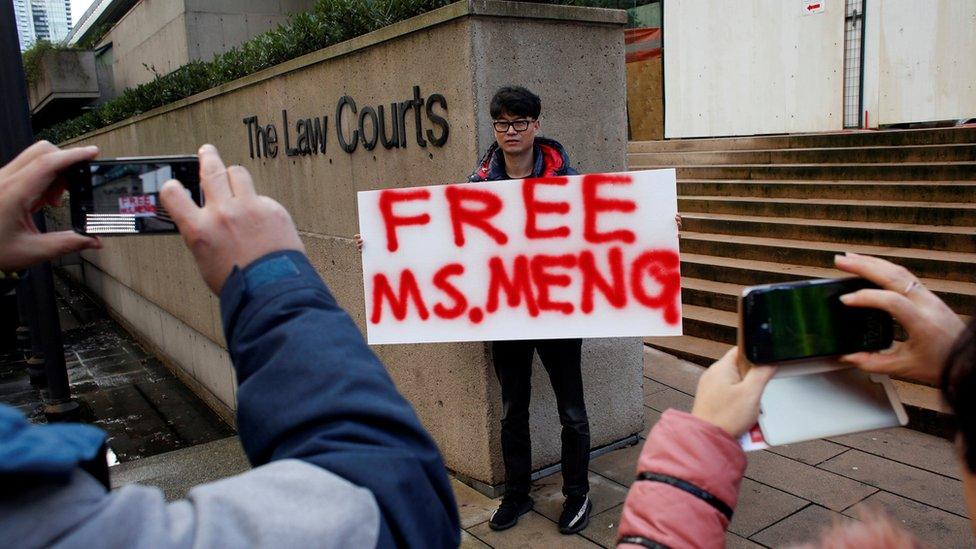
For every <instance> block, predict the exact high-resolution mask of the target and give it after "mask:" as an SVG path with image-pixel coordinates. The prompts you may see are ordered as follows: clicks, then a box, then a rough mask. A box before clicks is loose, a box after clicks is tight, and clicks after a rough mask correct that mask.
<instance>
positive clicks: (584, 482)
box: [357, 88, 681, 534]
mask: <svg viewBox="0 0 976 549" xmlns="http://www.w3.org/2000/svg"><path fill="white" fill-rule="evenodd" d="M540 111H541V102H540V100H539V98H538V97H537V96H535V95H534V94H532V93H531V92H529V91H528V90H525V89H524V88H502V89H501V90H499V92H498V93H497V94H496V95H495V97H494V98H493V100H492V103H491V115H492V118H493V126H494V131H495V140H496V143H495V144H493V145H492V146H491V147H490V148H489V150H488V152H487V153H486V154H485V156H484V158H483V159H482V161H481V163H480V164H479V166H478V168H477V169H476V171H475V173H474V174H473V175H472V176H471V178H470V179H471V181H470V182H469V183H467V184H462V185H434V186H427V187H413V188H406V189H405V188H391V189H382V190H376V191H362V192H360V193H359V222H360V229H361V232H362V238H357V240H358V242H359V244H360V246H361V248H360V249H361V250H362V253H363V285H364V288H365V294H366V295H365V300H366V303H365V305H366V312H367V324H366V326H367V335H368V339H369V343H371V344H395V343H434V342H450V341H485V340H494V342H493V343H492V344H491V350H492V362H493V363H494V368H495V373H496V375H497V376H498V379H499V382H500V384H501V389H502V403H503V417H502V433H501V435H502V455H503V460H504V463H505V470H506V471H505V477H506V482H505V485H506V494H505V497H504V499H503V500H502V504H501V506H500V507H499V508H498V510H497V511H496V512H495V514H494V515H493V516H492V518H491V520H490V525H491V527H492V528H494V529H496V530H503V529H506V528H510V527H512V526H514V525H515V524H516V523H517V522H518V519H519V517H520V516H521V515H523V514H525V513H527V512H528V511H529V510H531V509H532V507H533V502H532V499H531V498H530V496H529V491H530V488H531V472H532V456H531V442H530V436H529V403H530V398H531V397H530V395H531V378H532V359H533V355H534V354H535V353H536V352H538V353H539V355H540V358H541V359H542V363H543V366H544V367H545V368H546V371H547V373H548V374H549V380H550V382H551V384H552V387H553V391H554V393H555V396H556V404H557V408H558V411H559V418H560V423H561V424H562V471H563V493H564V495H565V496H566V502H565V504H564V507H563V513H562V516H561V518H560V521H559V527H560V531H561V532H562V533H564V534H572V533H576V532H579V531H580V530H582V529H583V528H585V527H586V525H587V523H588V520H589V513H590V511H591V510H592V507H593V505H592V503H591V502H590V500H589V498H588V497H587V494H588V492H589V482H588V478H587V469H588V465H589V450H590V429H589V420H588V418H587V413H586V406H585V404H584V399H583V381H582V375H581V372H580V363H581V347H582V339H580V338H584V337H589V338H592V337H603V338H609V337H613V338H615V337H627V336H646V335H658V336H664V335H680V334H681V296H680V292H681V277H680V273H679V261H678V238H677V237H678V235H677V231H676V230H675V226H674V220H673V217H674V216H675V215H676V211H677V198H676V188H675V172H674V170H657V171H647V172H634V173H622V174H588V175H583V176H580V175H577V174H576V172H575V171H574V170H573V169H572V168H571V167H570V166H569V159H568V157H567V155H566V152H565V151H564V150H563V148H562V147H561V146H560V145H559V143H557V142H555V141H553V140H550V139H545V138H542V137H537V136H536V134H537V133H538V131H539V119H538V117H539V114H540ZM512 178H515V179H514V180H513V179H512ZM364 242H365V243H366V244H365V245H363V243H364ZM638 353H639V351H638Z"/></svg>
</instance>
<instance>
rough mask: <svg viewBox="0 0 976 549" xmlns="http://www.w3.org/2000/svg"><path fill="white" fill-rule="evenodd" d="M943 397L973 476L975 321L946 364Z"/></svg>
mask: <svg viewBox="0 0 976 549" xmlns="http://www.w3.org/2000/svg"><path fill="white" fill-rule="evenodd" d="M942 394H943V395H944V396H945V399H946V402H948V403H949V407H950V408H952V413H953V415H954V416H955V418H954V419H955V423H956V430H957V432H958V434H959V436H960V437H961V438H962V451H963V459H964V460H965V462H966V468H967V469H969V472H970V473H976V320H973V321H971V322H970V323H969V326H966V329H965V330H963V333H962V335H961V336H959V339H958V340H957V341H956V344H955V346H954V347H953V349H952V353H950V354H949V359H948V360H946V365H945V368H944V369H943V370H942Z"/></svg>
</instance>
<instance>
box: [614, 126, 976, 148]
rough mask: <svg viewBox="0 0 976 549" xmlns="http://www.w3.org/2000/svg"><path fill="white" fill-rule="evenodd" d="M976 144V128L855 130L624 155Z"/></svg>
mask: <svg viewBox="0 0 976 549" xmlns="http://www.w3.org/2000/svg"><path fill="white" fill-rule="evenodd" d="M950 143H976V126H972V125H970V126H962V127H955V128H935V129H916V130H882V131H877V130H857V131H844V132H830V133H811V134H793V135H764V136H747V137H720V138H705V139H668V140H664V141H633V142H631V143H629V144H628V147H627V150H628V152H663V151H726V150H750V149H772V148H779V149H790V148H813V147H882V146H905V145H937V144H950Z"/></svg>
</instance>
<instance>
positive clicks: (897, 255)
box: [681, 231, 976, 282]
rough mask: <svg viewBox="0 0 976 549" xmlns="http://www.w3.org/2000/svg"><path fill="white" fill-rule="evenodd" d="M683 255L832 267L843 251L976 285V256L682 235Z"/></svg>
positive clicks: (784, 240) (770, 239)
mask: <svg viewBox="0 0 976 549" xmlns="http://www.w3.org/2000/svg"><path fill="white" fill-rule="evenodd" d="M681 251H682V253H693V254H700V255H710V256H715V257H733V258H738V259H755V260H760V261H774V262H776V263H785V264H793V265H808V266H811V267H824V268H831V267H833V265H834V256H835V255H837V254H842V253H844V252H854V253H858V254H863V255H873V256H877V257H881V258H884V259H887V260H888V261H891V262H893V263H897V264H899V265H901V266H903V267H905V268H906V269H908V270H910V271H912V272H913V273H915V275H916V276H919V277H922V278H937V279H942V280H958V281H961V282H976V253H965V252H945V251H938V250H919V249H910V248H889V247H883V246H869V245H863V244H862V245H856V244H839V243H833V242H813V241H808V240H790V239H784V238H765V237H760V236H740V235H724V234H706V233H695V232H690V231H682V232H681Z"/></svg>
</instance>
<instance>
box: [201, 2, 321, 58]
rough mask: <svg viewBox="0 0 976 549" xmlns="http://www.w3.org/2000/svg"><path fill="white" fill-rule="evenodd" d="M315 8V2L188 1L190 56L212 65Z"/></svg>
mask: <svg viewBox="0 0 976 549" xmlns="http://www.w3.org/2000/svg"><path fill="white" fill-rule="evenodd" d="M314 5H315V0H186V15H185V19H186V36H187V53H188V54H189V57H190V59H202V60H204V61H209V60H210V59H213V57H214V56H215V55H217V54H221V53H224V52H225V51H227V50H229V49H231V48H233V47H234V46H237V45H240V44H241V43H243V42H246V41H247V40H250V39H251V38H253V37H255V36H257V35H259V34H261V33H262V32H265V31H268V30H271V29H273V28H275V27H277V26H278V25H281V24H284V23H287V22H288V20H289V19H290V18H291V16H292V15H294V14H296V13H301V12H304V11H308V10H310V9H312V7H313V6H314Z"/></svg>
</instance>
